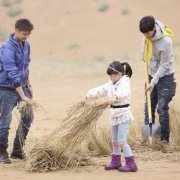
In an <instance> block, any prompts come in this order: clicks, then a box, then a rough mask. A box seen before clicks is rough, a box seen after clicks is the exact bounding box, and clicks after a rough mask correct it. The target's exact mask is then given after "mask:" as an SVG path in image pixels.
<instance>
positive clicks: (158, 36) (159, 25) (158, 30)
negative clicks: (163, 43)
mask: <svg viewBox="0 0 180 180" xmlns="http://www.w3.org/2000/svg"><path fill="white" fill-rule="evenodd" d="M155 27H156V33H155V35H154V37H153V38H151V40H152V41H156V40H158V39H161V38H162V37H163V36H164V34H163V29H164V24H162V23H161V22H160V21H158V20H156V23H155Z"/></svg>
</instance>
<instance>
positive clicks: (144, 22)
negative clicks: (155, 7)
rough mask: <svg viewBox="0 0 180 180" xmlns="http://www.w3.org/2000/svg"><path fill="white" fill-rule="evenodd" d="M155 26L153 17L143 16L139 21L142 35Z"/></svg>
mask: <svg viewBox="0 0 180 180" xmlns="http://www.w3.org/2000/svg"><path fill="white" fill-rule="evenodd" d="M154 26H155V19H154V17H153V16H145V17H143V18H142V19H141V20H140V23H139V29H140V31H141V32H142V33H147V32H149V31H152V30H153V29H154Z"/></svg>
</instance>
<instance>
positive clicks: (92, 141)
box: [86, 126, 112, 156]
mask: <svg viewBox="0 0 180 180" xmlns="http://www.w3.org/2000/svg"><path fill="white" fill-rule="evenodd" d="M86 143H87V144H86V146H87V148H88V150H89V151H90V152H91V155H93V156H104V155H105V156H106V155H109V154H110V152H111V148H112V143H111V136H110V132H109V131H108V130H107V129H104V128H101V127H97V126H95V127H94V129H93V131H92V132H91V134H90V136H89V138H88V139H87V140H86Z"/></svg>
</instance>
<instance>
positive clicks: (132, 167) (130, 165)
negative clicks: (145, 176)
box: [118, 156, 138, 172]
mask: <svg viewBox="0 0 180 180" xmlns="http://www.w3.org/2000/svg"><path fill="white" fill-rule="evenodd" d="M125 161H126V163H125V165H124V166H123V167H120V168H118V171H120V172H136V171H138V168H137V165H136V163H135V160H134V156H130V157H125Z"/></svg>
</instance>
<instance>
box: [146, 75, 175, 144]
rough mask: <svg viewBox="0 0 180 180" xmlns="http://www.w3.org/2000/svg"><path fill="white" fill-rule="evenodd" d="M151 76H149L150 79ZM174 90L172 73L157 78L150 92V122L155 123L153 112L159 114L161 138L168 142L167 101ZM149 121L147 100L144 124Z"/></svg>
mask: <svg viewBox="0 0 180 180" xmlns="http://www.w3.org/2000/svg"><path fill="white" fill-rule="evenodd" d="M151 79H152V77H151V76H150V80H151ZM175 92H176V82H174V74H171V75H166V76H164V77H162V78H160V79H159V81H158V83H157V84H156V85H155V86H154V89H153V91H152V93H151V108H152V123H153V124H154V123H155V112H156V109H157V113H158V115H159V123H160V125H161V140H166V141H167V142H169V133H170V128H169V103H170V102H171V100H172V98H173V96H174V95H175ZM148 123H149V119H148V108H147V100H146V102H145V124H146V125H147V124H148Z"/></svg>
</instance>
